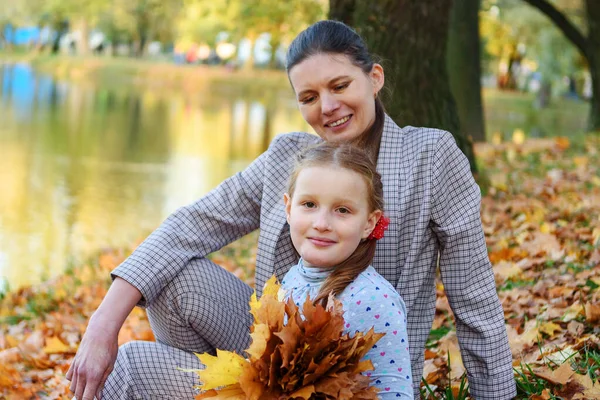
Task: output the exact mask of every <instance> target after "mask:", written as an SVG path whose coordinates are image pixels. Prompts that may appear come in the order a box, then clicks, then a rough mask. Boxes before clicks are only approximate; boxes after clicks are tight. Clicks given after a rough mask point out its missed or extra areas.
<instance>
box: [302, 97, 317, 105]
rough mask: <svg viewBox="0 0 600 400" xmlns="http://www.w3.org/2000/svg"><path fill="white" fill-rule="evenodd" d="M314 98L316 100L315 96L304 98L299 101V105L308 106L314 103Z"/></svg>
mask: <svg viewBox="0 0 600 400" xmlns="http://www.w3.org/2000/svg"><path fill="white" fill-rule="evenodd" d="M315 98H316V97H315V96H310V97H305V98H303V99H301V100H300V103H302V104H309V103H312V102H313V101H315Z"/></svg>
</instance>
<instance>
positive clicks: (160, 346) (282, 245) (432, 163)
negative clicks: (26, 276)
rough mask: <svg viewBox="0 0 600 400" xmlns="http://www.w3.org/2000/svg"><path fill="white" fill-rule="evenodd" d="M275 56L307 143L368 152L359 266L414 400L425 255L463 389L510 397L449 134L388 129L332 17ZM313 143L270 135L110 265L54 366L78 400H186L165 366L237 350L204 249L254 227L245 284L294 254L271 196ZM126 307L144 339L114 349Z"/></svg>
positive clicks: (353, 37)
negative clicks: (372, 252) (376, 294)
mask: <svg viewBox="0 0 600 400" xmlns="http://www.w3.org/2000/svg"><path fill="white" fill-rule="evenodd" d="M287 62H288V65H287V71H288V76H289V79H290V83H291V84H292V87H293V89H294V92H295V93H296V97H297V100H298V105H299V108H300V111H301V113H302V116H303V117H304V119H305V120H306V121H307V122H308V123H309V124H310V125H311V126H312V127H313V129H314V130H315V131H316V132H317V134H318V135H319V137H320V138H321V139H323V140H326V141H331V142H352V143H356V144H358V145H360V146H361V147H363V148H365V149H366V150H367V151H368V152H369V153H370V154H371V155H372V156H373V157H374V159H376V160H377V169H378V170H379V172H380V173H381V175H382V179H383V187H384V200H385V204H386V207H387V213H388V216H389V217H390V219H391V224H390V226H389V229H388V231H387V232H386V235H385V237H384V238H383V239H382V240H381V241H380V243H378V246H377V251H376V256H375V259H374V261H373V266H374V267H375V269H376V270H377V271H378V272H379V273H380V274H381V275H382V276H383V277H385V278H386V279H387V280H388V281H389V282H391V284H392V285H393V286H394V287H395V288H396V290H397V291H398V292H399V294H400V295H401V296H402V297H403V298H404V301H405V303H406V308H407V311H408V336H409V343H410V346H409V347H410V353H411V363H412V372H413V373H412V376H413V379H414V390H415V397H417V398H418V396H419V392H418V390H419V389H418V388H419V383H420V382H419V381H420V377H421V376H422V369H423V358H424V346H425V341H426V339H427V337H428V335H429V331H430V328H431V324H432V321H433V317H434V314H435V300H436V297H435V287H434V281H435V273H436V266H437V263H438V255H439V265H440V270H441V276H442V279H443V282H444V286H445V289H446V293H447V296H448V299H449V302H450V304H451V306H452V309H453V311H454V313H455V315H456V328H457V335H458V338H459V342H460V347H461V350H462V356H463V361H464V364H465V366H466V368H467V371H468V378H469V383H470V388H471V389H470V390H471V394H472V396H473V397H475V398H477V399H508V398H512V397H513V396H514V395H515V394H516V391H515V385H514V380H513V374H512V365H511V354H510V350H509V347H508V341H507V336H506V330H505V327H504V315H503V312H502V308H501V306H500V303H499V301H498V297H497V294H496V288H495V283H494V277H493V274H492V270H491V267H490V263H489V260H488V257H487V250H486V245H485V240H484V235H483V230H482V227H481V221H480V214H479V207H480V192H479V188H478V187H477V185H476V183H475V182H474V180H473V177H472V175H471V172H470V169H469V164H468V161H467V160H466V158H465V157H464V155H463V154H462V152H461V151H460V150H459V149H458V147H457V146H456V144H455V142H454V139H453V137H452V135H451V134H450V133H448V132H444V131H440V130H436V129H427V128H414V127H405V128H399V127H398V126H397V125H396V124H395V123H394V122H393V121H392V120H391V119H390V118H389V117H388V116H387V115H386V114H385V111H384V108H383V105H382V103H381V101H380V99H379V97H378V93H379V91H380V90H381V89H382V87H383V84H384V72H383V68H382V67H381V66H380V65H379V64H376V63H374V62H373V61H372V58H371V56H370V55H369V53H368V51H367V49H366V46H365V44H364V42H363V41H362V39H361V38H360V37H359V36H358V35H357V34H356V33H355V32H354V31H353V30H352V29H350V28H348V27H347V26H346V25H344V24H342V23H339V22H334V21H321V22H318V23H316V24H314V25H312V26H311V27H309V28H308V29H306V30H305V31H304V32H302V33H301V34H300V35H299V36H298V37H297V38H296V39H295V40H294V42H293V43H292V44H291V45H290V48H289V50H288V55H287ZM319 137H317V136H314V135H309V134H305V133H290V134H286V135H281V136H279V137H277V138H276V139H275V140H274V141H273V143H272V144H271V146H270V147H269V149H268V150H267V151H266V152H265V153H263V154H262V155H261V156H259V157H258V158H257V159H256V160H255V161H254V162H253V163H252V164H251V165H250V166H249V167H248V168H247V169H246V170H244V171H243V172H241V173H239V174H237V175H235V176H233V177H231V178H229V179H227V180H226V181H224V182H223V183H222V184H221V185H219V186H218V187H217V188H216V189H214V190H213V191H211V192H210V193H209V194H208V195H206V196H205V197H203V198H202V199H200V200H198V201H197V202H195V203H193V204H191V205H189V206H187V207H183V208H181V209H179V210H177V211H176V212H175V213H174V214H173V215H171V216H170V217H169V218H168V219H167V220H166V221H165V222H164V223H163V224H162V225H161V226H160V227H159V228H158V229H157V230H156V231H155V232H154V233H152V234H151V235H150V236H149V237H148V239H146V241H144V242H143V243H142V244H141V245H140V246H139V248H138V249H137V250H136V251H135V252H134V253H133V254H132V255H131V256H130V257H129V258H128V259H127V260H126V261H125V262H124V263H123V264H121V265H120V266H119V267H118V268H117V269H116V270H115V271H113V277H114V282H113V284H112V286H111V288H110V290H109V292H108V293H107V295H106V297H105V299H104V300H103V302H102V304H101V305H100V307H99V308H98V310H97V311H96V313H95V314H94V315H93V316H92V318H91V319H90V323H89V326H88V329H87V331H86V333H85V335H84V337H83V339H82V342H81V345H80V348H79V351H78V353H77V355H76V357H75V359H74V361H73V364H72V365H71V368H70V370H69V372H68V374H67V378H69V379H70V380H71V389H72V390H73V391H74V393H75V395H76V397H77V398H78V399H80V400H81V399H92V398H93V396H94V395H97V396H98V397H100V394H101V393H102V394H103V396H104V398H108V399H113V398H115V399H116V398H161V397H162V398H177V397H180V398H189V397H191V396H192V395H193V392H192V391H191V389H190V388H191V386H192V385H194V384H195V383H197V382H196V381H195V378H194V376H193V374H185V373H182V372H181V371H177V370H176V369H175V368H176V367H177V366H179V367H183V368H190V367H192V368H197V367H198V362H197V360H196V359H195V356H194V355H193V354H191V353H190V351H195V352H207V351H214V349H215V348H221V349H228V350H237V351H238V352H239V351H242V350H243V349H244V348H246V347H247V344H248V342H249V335H248V327H249V326H250V324H251V317H250V314H249V312H248V305H247V303H248V299H249V297H250V295H251V292H252V290H251V289H250V288H249V287H248V286H246V285H245V284H243V283H242V282H241V281H240V280H239V279H237V278H235V277H234V276H233V275H232V274H229V273H227V272H226V271H225V270H223V269H222V268H220V267H219V266H217V265H215V264H213V263H211V262H210V261H209V260H207V259H206V258H205V256H206V255H207V254H209V253H211V252H213V251H215V250H218V249H219V248H221V247H222V246H224V245H226V244H227V243H230V242H232V241H234V240H236V239H237V238H239V237H241V236H243V235H244V234H246V233H248V232H251V231H253V230H255V229H257V228H260V237H259V241H258V253H257V260H256V288H257V289H258V290H259V291H260V288H262V287H263V284H264V283H265V281H266V280H267V279H268V278H269V277H270V276H271V275H272V274H276V275H277V277H278V278H279V279H281V278H282V277H283V275H284V274H285V273H286V272H287V269H288V268H289V267H290V266H292V265H295V264H296V263H297V262H298V256H297V254H296V252H295V250H294V248H293V246H292V242H291V240H290V235H289V229H288V227H287V225H286V219H285V209H284V207H283V204H282V201H281V199H282V196H283V193H284V192H285V188H286V184H287V181H288V177H289V174H290V172H291V169H292V165H293V160H294V157H295V155H296V154H297V153H298V152H299V151H301V150H302V149H304V148H306V147H307V146H309V145H312V144H315V143H317V142H319V141H320V140H321V139H319ZM136 304H139V305H142V306H146V307H147V308H148V316H149V319H150V322H151V324H152V327H153V330H154V333H155V336H156V339H157V342H156V343H148V342H133V343H128V344H126V345H124V346H122V347H121V348H120V349H119V351H118V357H117V334H118V331H119V329H120V328H121V326H122V324H123V321H124V320H125V318H126V316H127V315H128V314H129V312H130V311H131V310H132V308H133V307H134V306H135V305H136ZM182 349H183V350H182ZM115 359H116V363H115ZM113 366H114V369H115V371H114V373H112V374H111V375H110V376H109V374H110V372H111V371H112V369H113ZM107 377H108V379H107ZM103 386H105V387H104V391H103V392H102V388H103Z"/></svg>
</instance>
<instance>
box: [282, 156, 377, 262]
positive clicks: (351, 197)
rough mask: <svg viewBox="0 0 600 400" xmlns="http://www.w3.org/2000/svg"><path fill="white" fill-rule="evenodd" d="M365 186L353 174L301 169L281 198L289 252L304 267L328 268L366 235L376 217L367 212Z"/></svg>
mask: <svg viewBox="0 0 600 400" xmlns="http://www.w3.org/2000/svg"><path fill="white" fill-rule="evenodd" d="M367 190H368V188H367V184H366V182H365V180H364V178H363V177H362V176H361V175H359V174H358V173H356V172H354V171H351V170H347V169H342V168H336V167H307V168H304V169H302V170H301V171H300V173H299V174H298V176H297V178H296V188H295V190H294V193H293V195H292V196H291V197H290V196H289V195H288V194H287V193H286V194H285V195H284V202H285V209H286V214H287V221H288V223H289V225H290V233H291V237H292V243H293V244H294V247H295V248H296V250H297V251H298V253H299V254H300V256H301V257H302V259H303V260H304V264H305V265H307V266H317V267H323V268H328V267H334V266H336V265H338V264H340V263H341V262H342V261H344V260H346V259H347V258H348V257H350V255H351V254H352V253H353V252H354V250H356V248H357V247H358V244H359V243H360V241H361V240H362V239H364V238H366V237H367V236H369V234H370V233H371V231H372V230H373V228H374V227H375V224H376V223H377V220H378V219H379V217H380V216H381V211H380V210H376V211H373V212H371V211H369V204H368V198H367V196H368V193H367Z"/></svg>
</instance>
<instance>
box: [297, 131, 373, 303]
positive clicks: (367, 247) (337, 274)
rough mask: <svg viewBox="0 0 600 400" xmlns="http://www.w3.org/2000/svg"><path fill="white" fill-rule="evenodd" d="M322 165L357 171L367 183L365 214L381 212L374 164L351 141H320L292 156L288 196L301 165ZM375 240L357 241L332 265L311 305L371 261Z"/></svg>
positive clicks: (324, 299) (349, 280) (341, 288)
mask: <svg viewBox="0 0 600 400" xmlns="http://www.w3.org/2000/svg"><path fill="white" fill-rule="evenodd" d="M310 167H326V168H341V169H346V170H348V171H352V172H355V173H356V174H358V175H359V176H360V177H361V178H362V179H363V180H364V182H365V184H366V185H367V204H368V205H369V213H371V212H373V211H375V210H381V211H383V184H382V183H381V175H379V173H378V172H377V166H376V165H375V163H374V162H373V160H372V159H371V158H370V157H369V156H368V155H367V153H365V152H364V151H363V150H361V149H359V148H357V147H356V146H354V145H351V144H334V143H327V142H324V143H321V144H319V145H317V146H314V147H310V148H308V149H306V150H304V151H303V152H302V153H300V155H299V156H298V158H297V159H296V165H295V168H294V170H293V172H292V175H291V176H290V181H289V184H288V195H289V196H290V197H293V196H294V191H295V189H296V181H297V179H298V175H299V174H300V172H301V171H302V170H303V169H305V168H310ZM376 245H377V240H376V239H365V240H363V241H361V242H360V243H359V245H358V247H357V248H356V250H354V252H353V253H352V254H351V255H350V257H348V258H347V259H345V260H344V261H342V262H341V263H340V264H339V265H337V266H336V267H335V270H334V271H333V272H332V273H331V274H330V275H329V276H328V277H327V279H325V282H323V285H322V286H321V288H320V289H319V293H318V294H317V297H316V298H315V299H314V300H313V301H314V303H315V304H317V303H322V304H325V303H326V302H327V298H328V296H329V293H333V295H334V296H337V295H338V294H340V293H341V292H343V291H344V289H345V288H346V286H348V285H349V284H350V283H352V282H353V281H354V280H355V279H356V277H357V276H358V275H359V274H360V273H361V272H363V271H364V270H365V269H366V268H367V267H368V266H369V265H371V261H373V257H374V256H375V247H376Z"/></svg>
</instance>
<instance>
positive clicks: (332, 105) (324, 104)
mask: <svg viewBox="0 0 600 400" xmlns="http://www.w3.org/2000/svg"><path fill="white" fill-rule="evenodd" d="M338 108H340V102H339V101H338V99H336V98H335V96H333V95H332V94H329V93H327V94H325V95H322V96H321V112H322V113H323V114H324V115H331V114H333V113H334V112H335V110H337V109H338Z"/></svg>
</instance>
